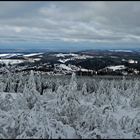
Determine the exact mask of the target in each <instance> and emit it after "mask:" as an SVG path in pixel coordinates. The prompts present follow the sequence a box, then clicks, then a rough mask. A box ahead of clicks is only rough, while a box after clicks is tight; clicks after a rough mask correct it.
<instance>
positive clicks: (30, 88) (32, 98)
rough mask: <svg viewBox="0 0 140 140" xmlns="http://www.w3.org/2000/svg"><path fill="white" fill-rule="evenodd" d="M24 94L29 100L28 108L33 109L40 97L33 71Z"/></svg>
mask: <svg viewBox="0 0 140 140" xmlns="http://www.w3.org/2000/svg"><path fill="white" fill-rule="evenodd" d="M23 94H24V96H25V98H26V100H27V103H28V107H29V108H30V109H32V108H33V107H34V104H35V102H36V101H37V100H38V98H39V95H40V94H39V92H38V91H37V90H36V84H35V81H34V73H33V71H31V74H30V77H29V80H28V83H27V84H25V87H24V91H23Z"/></svg>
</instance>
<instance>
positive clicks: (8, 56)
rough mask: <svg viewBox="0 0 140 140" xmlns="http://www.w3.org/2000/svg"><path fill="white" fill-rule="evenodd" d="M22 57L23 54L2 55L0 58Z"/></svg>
mask: <svg viewBox="0 0 140 140" xmlns="http://www.w3.org/2000/svg"><path fill="white" fill-rule="evenodd" d="M20 55H22V54H21V53H4V54H0V58H11V57H14V56H20Z"/></svg>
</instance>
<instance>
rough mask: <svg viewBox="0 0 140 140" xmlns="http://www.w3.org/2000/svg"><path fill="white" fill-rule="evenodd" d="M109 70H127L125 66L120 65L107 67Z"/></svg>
mask: <svg viewBox="0 0 140 140" xmlns="http://www.w3.org/2000/svg"><path fill="white" fill-rule="evenodd" d="M107 68H108V69H112V70H113V71H115V70H122V69H125V68H126V67H125V66H124V65H118V66H109V67H107Z"/></svg>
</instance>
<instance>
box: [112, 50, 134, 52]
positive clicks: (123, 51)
mask: <svg viewBox="0 0 140 140" xmlns="http://www.w3.org/2000/svg"><path fill="white" fill-rule="evenodd" d="M109 51H111V52H133V51H132V50H109Z"/></svg>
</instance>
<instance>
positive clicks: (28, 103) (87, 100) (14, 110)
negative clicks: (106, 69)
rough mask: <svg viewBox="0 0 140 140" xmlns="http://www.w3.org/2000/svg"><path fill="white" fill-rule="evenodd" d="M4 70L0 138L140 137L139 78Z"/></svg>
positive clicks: (0, 90) (0, 85)
mask: <svg viewBox="0 0 140 140" xmlns="http://www.w3.org/2000/svg"><path fill="white" fill-rule="evenodd" d="M64 77H65V76H60V77H59V78H58V77H55V78H54V80H53V77H51V76H50V77H46V76H45V75H42V74H40V73H38V72H37V73H34V72H33V71H31V73H29V74H25V73H24V74H23V73H19V74H16V73H15V74H11V73H10V72H8V73H7V75H0V138H5V139H6V138H9V139H10V138H13V139H17V138H20V139H25V138H46V139H47V138H49V139H52V138H57V139H60V138H61V139H62V138H80V139H84V138H90V139H93V138H97V139H100V138H102V139H108V138H122V139H124V138H133V139H137V138H140V92H139V91H140V81H139V79H136V78H135V79H125V78H123V79H107V78H106V79H103V78H102V79H100V78H99V79H96V78H87V77H77V76H76V75H75V74H74V73H73V75H72V76H71V77H65V78H64Z"/></svg>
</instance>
